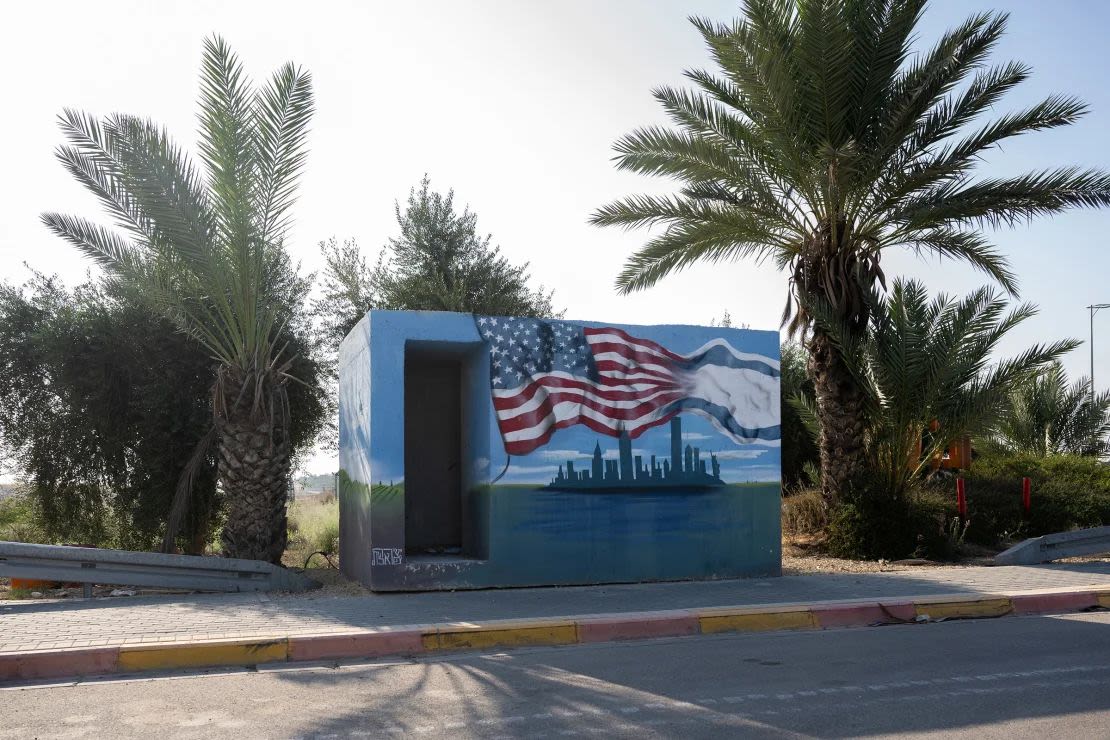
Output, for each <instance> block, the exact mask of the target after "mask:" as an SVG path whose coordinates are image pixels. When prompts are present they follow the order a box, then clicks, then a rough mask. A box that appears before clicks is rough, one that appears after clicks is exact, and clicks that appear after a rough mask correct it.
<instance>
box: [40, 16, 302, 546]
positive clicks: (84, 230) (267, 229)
mask: <svg viewBox="0 0 1110 740" xmlns="http://www.w3.org/2000/svg"><path fill="white" fill-rule="evenodd" d="M312 112H313V95H312V82H311V77H310V75H309V74H308V73H307V72H304V71H302V70H301V69H299V68H298V67H295V66H294V65H292V64H286V65H284V66H282V67H281V68H279V69H278V70H277V72H275V74H274V75H273V78H272V79H271V81H270V82H269V84H267V85H266V86H264V87H262V88H261V89H258V90H256V89H254V87H253V85H252V83H251V82H250V81H249V80H248V79H247V78H246V76H245V75H244V73H243V69H242V66H241V64H240V63H239V61H238V59H237V58H236V56H235V55H234V54H233V53H232V52H231V50H230V49H229V48H228V46H227V44H226V43H225V42H224V41H223V39H220V38H218V37H214V38H210V39H207V40H205V43H204V58H203V65H202V71H201V94H200V116H199V118H200V131H199V137H200V139H199V149H200V158H201V162H202V165H203V167H202V168H201V169H198V168H196V167H195V166H194V165H193V163H192V162H191V161H190V159H189V157H188V156H187V155H186V154H185V152H184V151H182V150H181V149H180V148H179V147H178V146H177V145H175V144H174V143H173V142H172V140H171V139H170V137H169V135H168V134H167V132H166V131H165V130H164V129H162V128H160V127H159V126H157V125H156V124H154V123H153V122H151V121H148V120H141V119H139V118H136V117H133V116H127V115H118V114H117V115H111V116H108V117H107V118H105V119H104V120H103V121H98V120H96V119H95V118H94V117H92V116H90V115H87V114H84V113H81V112H78V111H74V110H66V111H65V112H64V113H63V114H62V115H61V116H60V126H61V129H62V131H63V133H64V134H65V136H66V138H67V139H68V142H69V143H68V144H67V145H65V146H62V147H59V149H58V150H57V156H58V159H59V160H60V161H61V162H62V164H63V165H64V166H65V168H66V169H67V170H68V171H69V172H70V173H71V174H72V175H73V176H74V178H76V179H77V181H78V182H80V183H81V184H82V185H84V186H85V187H86V188H87V189H88V190H89V191H91V192H92V193H93V194H94V195H96V196H97V198H98V199H99V201H100V202H101V204H102V206H103V207H104V209H105V210H106V211H107V213H108V214H109V216H111V218H112V219H113V221H114V222H115V225H116V226H117V227H118V228H119V230H112V229H109V228H105V227H103V226H100V225H98V224H95V223H93V222H91V221H89V220H87V219H84V218H79V217H74V216H66V215H61V214H57V213H47V214H44V215H43V217H42V219H43V222H44V223H45V224H46V225H47V226H48V227H49V228H50V229H51V230H52V231H54V233H56V234H58V235H59V236H61V237H63V238H65V239H67V240H68V241H69V242H71V243H72V244H74V245H75V246H77V248H78V249H80V250H81V251H82V252H83V253H84V254H85V255H87V256H88V257H90V258H92V259H94V260H96V261H97V262H98V263H99V264H100V265H101V267H103V268H104V270H105V271H106V272H107V274H108V276H109V277H110V279H113V280H117V281H120V282H123V283H130V284H134V285H136V286H138V287H139V288H140V289H141V290H142V291H143V293H144V294H145V295H146V296H148V297H149V298H150V299H151V300H152V301H154V302H155V304H156V305H158V306H159V307H160V308H161V309H162V310H163V311H164V312H165V313H166V314H167V315H168V316H170V317H171V318H172V319H174V320H175V321H176V322H177V323H178V324H179V325H180V326H181V327H182V328H183V329H184V330H185V331H186V332H188V333H189V334H190V335H191V336H192V337H194V338H195V339H196V340H197V341H198V342H199V343H200V344H201V345H202V346H203V347H204V348H205V349H206V350H207V351H208V352H209V353H210V354H211V355H212V357H213V359H214V360H215V362H216V372H215V379H214V383H213V386H212V411H213V420H214V423H213V436H215V437H218V440H219V477H220V483H221V485H222V487H223V489H224V492H225V494H226V496H227V500H228V502H229V503H228V507H229V508H228V517H227V523H226V524H225V525H224V528H223V532H222V535H221V537H222V544H223V551H224V554H225V555H227V556H232V557H243V558H253V559H259V560H268V561H270V562H275V563H276V562H279V560H280V558H281V554H282V552H283V551H284V549H285V538H286V521H285V500H286V492H287V490H288V477H289V466H290V452H291V449H290V437H289V399H288V389H287V383H288V382H289V381H290V380H291V375H290V373H289V368H290V366H291V364H292V362H293V360H294V357H293V356H292V355H291V354H290V353H288V352H286V351H285V348H284V346H283V345H281V344H280V343H279V340H278V337H279V335H280V334H281V332H282V329H283V325H282V322H283V320H284V319H285V317H284V316H283V310H282V306H283V305H285V303H286V302H287V300H288V298H287V297H285V296H281V295H278V291H279V290H280V287H281V285H283V284H284V282H283V281H284V280H285V278H286V277H287V275H286V273H287V269H286V262H287V259H288V257H287V255H286V254H285V253H284V251H283V248H282V239H283V236H284V234H285V232H286V229H287V226H288V224H289V211H290V208H291V206H292V205H293V202H294V198H295V191H296V182H297V177H298V174H299V172H300V170H301V167H302V165H303V163H304V160H305V155H306V148H305V140H306V135H307V129H308V123H309V120H310V118H311V116H312Z"/></svg>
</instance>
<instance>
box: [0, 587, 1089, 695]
mask: <svg viewBox="0 0 1110 740" xmlns="http://www.w3.org/2000/svg"><path fill="white" fill-rule="evenodd" d="M1093 607H1103V608H1107V609H1110V589H1108V588H1107V587H1105V586H1099V587H1095V588H1093V589H1091V590H1082V591H1076V590H1074V589H1047V590H1039V591H1023V592H1013V593H1011V594H1006V595H995V594H987V595H983V594H979V595H972V596H969V595H966V594H948V595H937V596H922V597H895V598H891V599H880V600H875V599H855V600H849V601H835V602H827V601H826V602H815V603H810V604H763V605H760V606H734V607H713V608H701V609H676V610H668V611H653V612H624V613H617V614H590V615H581V616H568V617H559V618H555V619H523V620H522V619H501V620H490V621H487V622H483V623H480V624H478V623H448V624H434V625H408V626H404V627H395V628H388V627H385V628H381V629H377V630H363V631H353V632H350V633H346V634H342V633H341V634H335V633H328V634H318V635H312V634H308V635H287V636H275V637H273V638H272V639H268V638H254V639H248V640H209V641H204V640H202V641H196V642H191V643H182V644H177V645H173V644H169V645H167V644H166V643H165V642H161V643H151V644H137V645H121V646H118V647H95V648H69V649H64V650H43V651H28V652H20V653H0V681H18V680H27V679H47V678H74V677H78V676H94V675H104V674H111V673H134V672H140V671H155V670H170V669H177V668H212V667H220V666H253V665H260V664H266V663H282V662H297V661H330V660H359V659H367V658H381V657H386V656H413V655H420V654H430V653H437V652H446V651H455V650H480V649H488V648H499V647H524V646H537V645H573V644H587V643H598V642H613V641H620V640H640V639H646V638H652V637H682V636H687V635H697V634H703V635H707V634H717V633H722V632H769V631H781V630H820V629H835V628H841V627H865V626H872V625H879V624H900V623H914V622H919V621H921V622H925V621H937V620H941V619H969V618H985V617H1002V616H1007V615H1025V614H1048V613H1066V612H1075V611H1082V610H1084V609H1090V608H1093Z"/></svg>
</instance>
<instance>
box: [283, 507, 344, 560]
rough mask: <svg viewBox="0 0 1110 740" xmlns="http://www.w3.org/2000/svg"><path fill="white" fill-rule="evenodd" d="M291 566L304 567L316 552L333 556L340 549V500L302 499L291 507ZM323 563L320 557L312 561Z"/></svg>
mask: <svg viewBox="0 0 1110 740" xmlns="http://www.w3.org/2000/svg"><path fill="white" fill-rule="evenodd" d="M287 552H288V553H289V555H290V562H289V563H288V564H289V565H295V566H297V567H300V566H303V565H304V561H305V559H306V558H307V557H308V556H309V555H311V554H312V553H314V552H324V553H327V554H328V555H330V556H332V559H333V560H334V559H335V558H334V556H335V555H336V554H337V553H338V552H339V502H338V501H337V500H336V498H335V497H334V496H329V497H327V498H324V499H322V500H313V499H301V500H298V501H294V502H293V503H292V504H290V506H289V545H288V549H287ZM312 562H313V563H316V564H317V565H319V564H322V562H323V561H322V559H321V558H316V559H314V560H313V561H312Z"/></svg>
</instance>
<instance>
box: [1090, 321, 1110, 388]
mask: <svg viewBox="0 0 1110 740" xmlns="http://www.w3.org/2000/svg"><path fill="white" fill-rule="evenodd" d="M1104 308H1110V303H1093V304H1091V305H1090V306H1087V310H1088V311H1090V312H1091V342H1090V344H1091V402H1092V403H1094V400H1095V314H1096V313H1098V312H1099V311H1101V310H1102V309H1104Z"/></svg>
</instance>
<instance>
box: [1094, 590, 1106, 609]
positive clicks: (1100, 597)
mask: <svg viewBox="0 0 1110 740" xmlns="http://www.w3.org/2000/svg"><path fill="white" fill-rule="evenodd" d="M1095 596H1096V597H1097V598H1098V605H1099V606H1101V607H1104V608H1106V609H1110V591H1107V592H1104V593H1100V594H1095Z"/></svg>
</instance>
